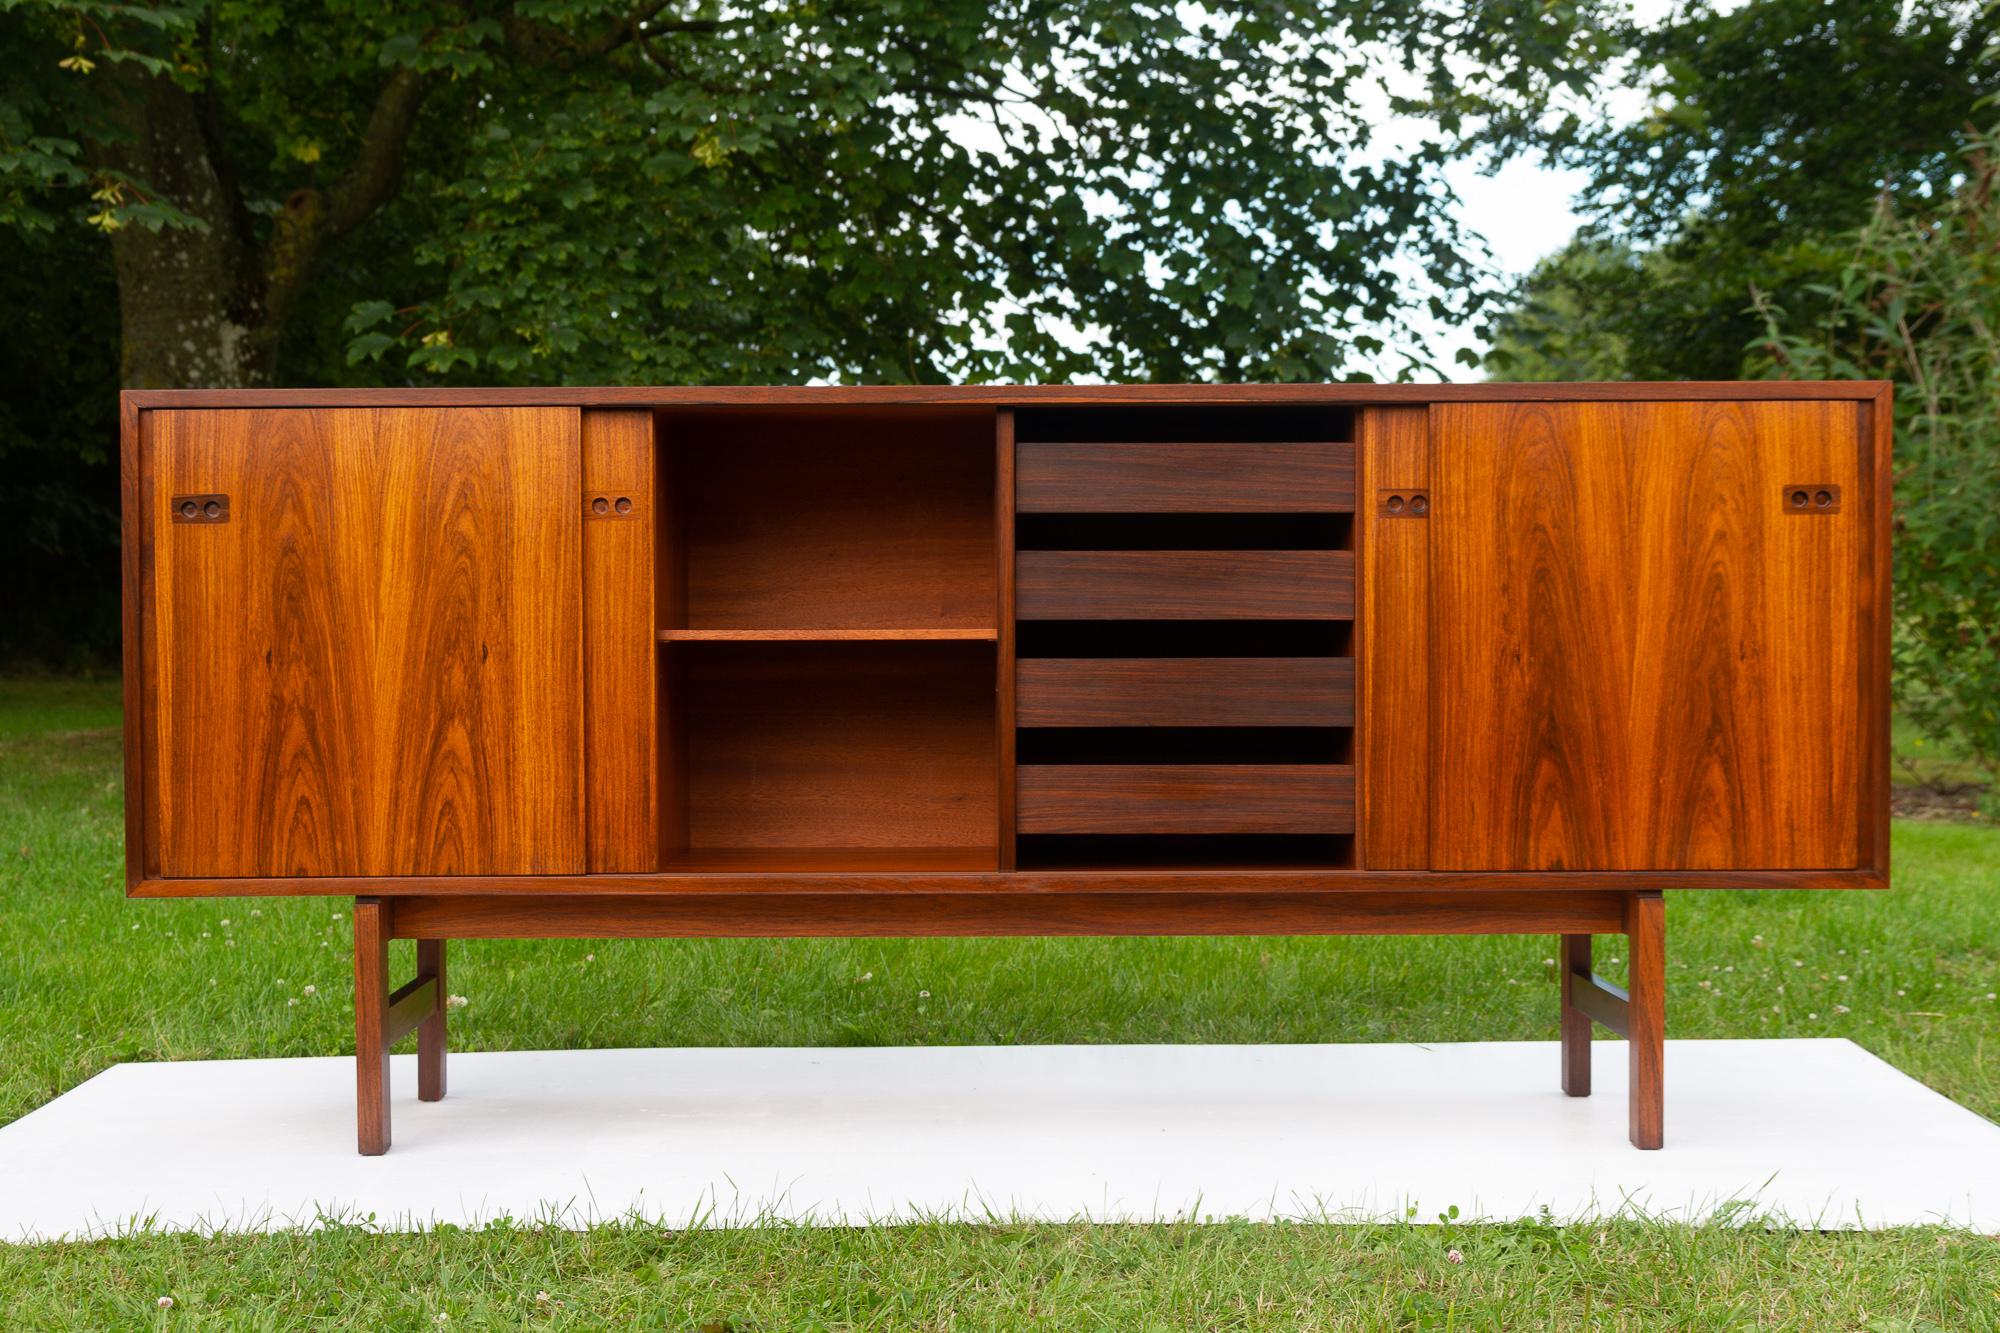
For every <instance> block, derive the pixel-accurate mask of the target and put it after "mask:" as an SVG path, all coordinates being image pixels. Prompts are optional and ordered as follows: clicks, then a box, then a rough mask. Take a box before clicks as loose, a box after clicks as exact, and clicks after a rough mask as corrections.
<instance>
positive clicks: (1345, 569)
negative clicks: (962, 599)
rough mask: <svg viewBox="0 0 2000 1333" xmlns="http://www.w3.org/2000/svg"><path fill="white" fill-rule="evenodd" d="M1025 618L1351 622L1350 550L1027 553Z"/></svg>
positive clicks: (1018, 603) (1017, 569) (1020, 599)
mask: <svg viewBox="0 0 2000 1333" xmlns="http://www.w3.org/2000/svg"><path fill="white" fill-rule="evenodd" d="M1014 561H1015V564H1014V598H1015V607H1014V613H1015V615H1016V616H1017V617H1018V618H1019V619H1022V620H1351V619H1353V618H1354V553H1353V552H1352V551H1022V552H1019V553H1018V554H1017V555H1016V556H1015V557H1014Z"/></svg>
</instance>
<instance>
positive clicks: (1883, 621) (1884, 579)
mask: <svg viewBox="0 0 2000 1333" xmlns="http://www.w3.org/2000/svg"><path fill="white" fill-rule="evenodd" d="M1895 420H1896V418H1895V402H1894V391H1893V390H1892V389H1891V388H1890V386H1889V385H1887V384H1878V385H1876V386H1875V395H1874V397H1873V398H1872V399H1871V400H1870V401H1869V402H1868V404H1867V405H1866V406H1865V407H1864V408H1863V409H1862V418H1861V422H1862V438H1863V439H1864V440H1865V441H1866V442H1867V448H1866V452H1865V454H1864V456H1863V468H1862V472H1863V475H1864V476H1865V477H1866V478H1867V481H1866V487H1867V490H1866V493H1865V496H1864V497H1862V499H1863V501H1864V503H1863V512H1864V513H1866V514H1867V516H1868V517H1867V523H1868V525H1869V526H1868V541H1867V542H1866V543H1864V544H1863V546H1862V564H1861V572H1860V574H1859V575H1858V576H1857V577H1856V579H1855V588H1854V595H1855V599H1856V600H1857V601H1858V602H1859V603H1860V604H1861V606H1862V608H1863V624H1864V625H1866V627H1867V628H1866V632H1865V634H1864V636H1863V644H1862V650H1861V697H1862V702H1863V707H1864V708H1865V709H1866V716H1867V733H1866V740H1865V753H1866V756H1867V757H1866V759H1865V761H1864V763H1863V772H1862V784H1861V788H1862V789H1861V801H1862V806H1861V863H1862V864H1863V865H1866V866H1869V867H1871V868H1872V869H1873V870H1874V871H1875V873H1876V874H1877V875H1878V876H1879V877H1880V878H1881V879H1882V880H1883V882H1884V883H1886V882H1887V881H1888V878H1889V763H1890V758H1889V691H1890V676H1889V646H1890V645H1889V632H1890V624H1891V620H1892V616H1891V615H1890V608H1891V606H1892V605H1893V601H1892V590H1891V588H1890V586H1889V554H1890V551H1891V550H1892V549H1893V548H1892V543H1891V536H1892V533H1891V530H1890V523H1891V516H1892V515H1893V513H1894V512H1895V507H1894V505H1893V504H1891V502H1890V493H1891V489H1892V486H1893V481H1892V478H1893V477H1894V475H1895V472H1894V468H1893V466H1892V463H1891V457H1890V455H1891V439H1890V437H1891V435H1892V433H1893V431H1894V426H1895Z"/></svg>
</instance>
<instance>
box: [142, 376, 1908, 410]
mask: <svg viewBox="0 0 2000 1333" xmlns="http://www.w3.org/2000/svg"><path fill="white" fill-rule="evenodd" d="M1888 393H1889V382H1888V381H1886V380H1847V381H1838V382H1835V381H1824V380H1777V381H1770V380H1766V381H1756V382H1745V381H1739V380H1688V381H1658V382H1653V381H1603V382H1592V383H1542V384H1367V383H1349V384H1074V385H1061V384H1051V385H1027V384H965V385H923V384H919V385H892V384H882V385H824V386H752V385H721V386H706V387H704V386H692V385H671V386H644V385H610V386H580V385H551V386H548V387H545V388H532V387H531V388H406V389H127V390H125V391H124V393H123V395H122V398H123V400H124V403H125V405H126V406H127V407H128V408H131V409H136V410H141V411H143V410H146V409H151V408H176V407H181V408H187V407H380V406H399V407H409V406H431V407H528V406H544V407H638V408H646V407H823V406H835V405H841V406H853V407H881V408H889V407H1013V406H1038V405H1061V404H1087V403H1103V404H1112V403H1124V404H1137V403H1153V404H1171V403H1205V404H1223V403H1240V404H1264V405H1269V404H1280V403H1319V404H1350V403H1351V404H1389V403H1469V402H1558V401H1559V402H1590V401H1601V402H1616V401H1627V402H1639V401H1655V402H1657V401H1731V400H1788V399H1789V400H1797V399H1845V400H1850V401H1873V400H1877V399H1882V398H1885V397H1886V396H1887V395H1888Z"/></svg>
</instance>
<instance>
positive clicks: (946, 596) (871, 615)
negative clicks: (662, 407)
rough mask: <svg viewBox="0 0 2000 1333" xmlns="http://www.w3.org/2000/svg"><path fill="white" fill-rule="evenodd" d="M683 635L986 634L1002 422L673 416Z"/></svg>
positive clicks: (980, 418)
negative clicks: (818, 631)
mask: <svg viewBox="0 0 2000 1333" xmlns="http://www.w3.org/2000/svg"><path fill="white" fill-rule="evenodd" d="M666 430H667V447H668V449H669V450H670V452H671V453H672V454H673V455H674V458H673V462H672V464H671V466H672V484H674V485H675V486H676V487H677V488H678V490H679V493H680V509H679V514H680V522H681V534H680V539H681V540H682V542H683V543H684V552H683V555H682V556H681V559H682V561H683V562H684V566H685V572H686V584H687V599H686V617H687V618H686V621H685V622H684V624H676V623H668V624H663V625H661V626H660V628H662V629H680V628H687V629H785V630H791V629H801V628H807V629H810V628H827V629H916V628H926V627H928V628H962V629H979V630H991V629H992V628H993V608H994V587H993V583H994V566H993V523H994V499H993V421H992V417H991V415H990V414H987V413H979V412H974V413H963V414H952V415H945V416H936V415H933V416H931V417H924V418H917V419H914V420H912V419H904V418H899V417H883V416H874V415H869V414H865V413H850V414H821V415H800V416H797V417H784V416H770V415H764V414H742V413H738V414H729V415H696V416H687V417H679V416H671V415H670V416H669V417H668V418H667V421H666Z"/></svg>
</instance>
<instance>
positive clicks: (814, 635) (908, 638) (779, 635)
mask: <svg viewBox="0 0 2000 1333" xmlns="http://www.w3.org/2000/svg"><path fill="white" fill-rule="evenodd" d="M998 637H999V635H998V634H997V633H996V632H995V631H994V630H992V629H990V628H987V629H981V628H967V627H959V626H937V627H931V626H926V627H922V628H914V629H663V630H661V631H660V642H662V643H745V642H767V641H771V640H782V639H793V640H800V641H806V642H816V643H831V642H836V641H853V642H861V643H871V642H872V643H905V642H917V641H921V640H924V639H948V640H969V641H974V642H979V641H983V642H986V643H992V642H993V641H994V640H995V639H997V638H998Z"/></svg>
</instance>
